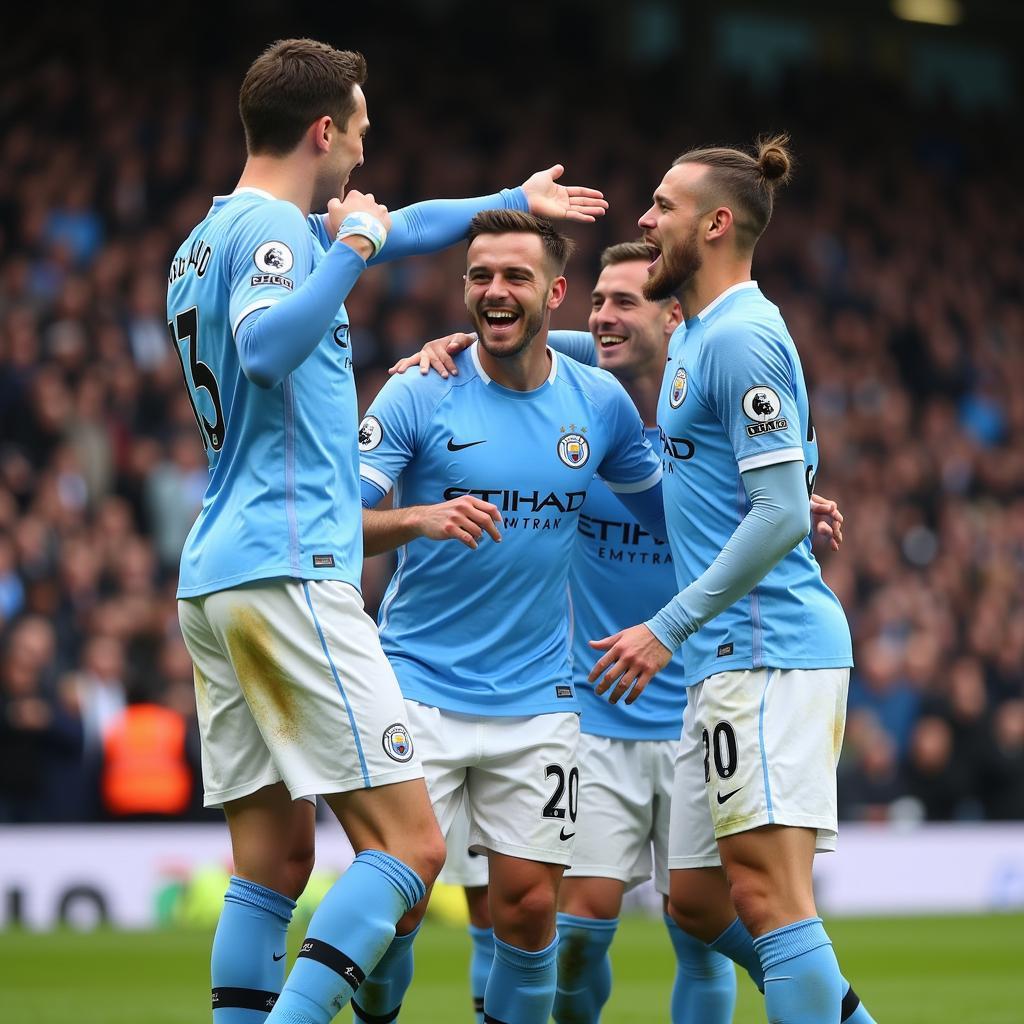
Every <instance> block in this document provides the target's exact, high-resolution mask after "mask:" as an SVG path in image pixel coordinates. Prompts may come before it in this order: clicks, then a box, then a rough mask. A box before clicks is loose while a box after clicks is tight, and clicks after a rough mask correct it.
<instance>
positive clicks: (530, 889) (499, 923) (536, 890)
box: [491, 883, 556, 949]
mask: <svg viewBox="0 0 1024 1024" xmlns="http://www.w3.org/2000/svg"><path fill="white" fill-rule="evenodd" d="M491 899H492V907H493V911H494V928H495V933H496V934H497V935H498V936H499V937H500V938H502V939H503V940H504V941H506V942H509V943H510V944H511V945H515V946H520V947H521V948H523V949H543V948H544V946H545V945H547V943H548V942H549V941H550V939H551V935H552V933H553V931H554V921H555V902H556V897H555V892H554V890H553V889H552V888H551V887H550V886H548V885H547V884H546V883H538V884H535V885H530V886H525V887H523V888H521V889H519V890H517V891H515V892H511V893H505V894H503V896H502V897H500V898H499V899H497V900H495V899H494V896H493V894H492V897H491Z"/></svg>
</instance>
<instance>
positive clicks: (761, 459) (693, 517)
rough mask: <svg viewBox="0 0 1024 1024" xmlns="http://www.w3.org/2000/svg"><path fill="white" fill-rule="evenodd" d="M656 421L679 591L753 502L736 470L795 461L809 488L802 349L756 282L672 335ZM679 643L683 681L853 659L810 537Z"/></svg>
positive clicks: (813, 455) (809, 427) (809, 430)
mask: <svg viewBox="0 0 1024 1024" xmlns="http://www.w3.org/2000/svg"><path fill="white" fill-rule="evenodd" d="M658 425H659V428H660V431H661V447H662V466H663V468H664V481H663V487H664V495H665V516H666V521H667V524H668V533H669V543H670V545H671V548H672V557H673V559H674V561H675V570H676V579H677V583H678V586H679V589H680V590H682V589H683V588H684V587H686V586H687V585H688V584H690V583H691V582H692V581H693V580H695V579H696V578H697V577H699V576H700V575H701V574H702V573H703V572H704V570H705V569H707V567H708V566H709V565H710V564H711V563H712V562H713V561H714V559H715V558H716V557H717V556H718V554H719V552H720V551H721V550H722V548H723V547H724V546H725V545H726V543H727V541H728V540H729V538H730V537H731V536H732V534H733V532H734V531H735V529H736V527H737V526H738V525H739V523H740V521H741V520H742V519H743V517H744V516H745V515H746V514H747V512H748V511H749V509H750V503H749V500H748V499H747V496H746V491H745V490H744V487H743V481H742V480H741V478H740V477H741V474H742V473H743V472H745V471H746V470H749V469H755V468H758V467H763V466H769V465H773V464H775V463H780V462H788V461H800V462H802V463H803V464H804V467H805V473H806V477H807V484H808V492H810V490H811V488H812V487H813V482H814V476H815V474H816V472H817V469H818V444H817V439H816V436H815V432H814V426H813V423H812V420H811V414H810V409H809V406H808V399H807V387H806V385H805V383H804V377H803V370H802V369H801V366H800V357H799V355H798V354H797V350H796V346H795V345H794V344H793V340H792V338H791V337H790V336H789V332H788V330H787V329H786V325H785V323H784V322H783V319H782V316H781V314H780V313H779V310H778V308H777V307H776V306H774V305H773V304H772V303H770V302H769V301H768V300H767V299H766V298H765V297H764V296H763V295H762V294H761V292H760V291H759V290H758V288H757V285H756V283H755V282H753V281H750V282H745V283H743V284H740V285H736V286H734V287H733V288H731V289H729V290H728V291H726V292H724V293H723V294H722V295H721V296H719V298H718V299H716V300H715V301H714V302H713V303H712V304H711V305H710V306H708V307H707V308H706V309H705V310H703V311H702V312H701V313H700V314H698V315H697V316H695V317H693V318H691V319H690V320H688V321H687V322H686V323H685V324H683V325H680V327H679V328H678V329H677V330H676V332H675V333H674V334H673V336H672V338H671V340H670V342H669V354H668V362H667V364H666V367H665V377H664V381H663V384H662V389H661V396H660V399H659V404H658ZM684 648H685V661H686V683H687V685H691V684H693V683H696V682H699V681H700V680H702V679H705V678H707V677H708V676H710V675H713V674H714V673H716V672H722V671H727V670H732V669H743V668H760V667H771V668H830V667H842V666H849V665H851V664H852V653H851V643H850V631H849V627H848V625H847V622H846V617H845V615H844V614H843V610H842V607H841V606H840V604H839V601H838V600H837V599H836V597H835V595H834V594H833V593H832V592H831V591H830V590H829V589H828V587H827V586H826V585H825V583H824V582H823V580H822V578H821V571H820V569H819V566H818V563H817V561H816V559H815V558H814V555H813V554H812V552H811V538H810V536H808V537H806V538H805V539H804V540H803V541H802V542H801V543H800V544H798V545H797V546H796V547H795V548H794V549H793V550H792V551H790V552H789V553H788V554H787V555H786V556H785V557H784V558H783V559H782V560H781V561H780V562H779V563H778V565H776V566H775V568H774V569H772V570H771V571H770V572H769V573H768V574H767V575H766V576H765V577H764V579H762V580H761V582H760V583H759V584H758V585H757V586H756V587H755V588H754V589H753V590H752V591H751V592H750V593H749V594H748V595H747V596H746V597H744V598H742V599H741V600H739V601H737V602H736V603H735V604H734V605H732V606H731V607H730V608H728V609H727V610H726V611H724V612H722V613H721V614H720V615H718V616H716V617H715V618H714V619H712V620H711V621H710V622H708V623H707V624H706V625H705V626H704V627H703V628H702V629H700V630H699V631H698V632H697V633H695V634H694V635H693V636H691V637H690V638H689V639H688V640H687V641H686V644H685V645H684Z"/></svg>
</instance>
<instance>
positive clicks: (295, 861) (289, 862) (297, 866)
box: [281, 844, 315, 900]
mask: <svg viewBox="0 0 1024 1024" xmlns="http://www.w3.org/2000/svg"><path fill="white" fill-rule="evenodd" d="M314 859H315V853H314V849H313V847H312V845H308V846H307V845H305V844H303V845H302V846H299V847H295V848H294V849H292V850H290V851H289V852H288V857H287V859H286V860H285V862H284V865H283V866H282V870H281V886H282V888H281V891H282V892H283V893H284V894H285V895H286V896H288V897H289V898H290V899H293V900H297V899H298V898H299V897H300V896H301V895H302V894H303V892H304V891H305V889H306V885H307V883H308V882H309V876H310V875H311V874H312V873H313V862H314Z"/></svg>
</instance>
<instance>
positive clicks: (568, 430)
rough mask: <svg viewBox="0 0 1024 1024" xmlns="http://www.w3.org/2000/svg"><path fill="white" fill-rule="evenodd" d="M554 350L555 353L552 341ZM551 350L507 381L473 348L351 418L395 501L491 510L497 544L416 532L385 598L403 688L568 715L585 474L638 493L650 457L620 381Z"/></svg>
mask: <svg viewBox="0 0 1024 1024" xmlns="http://www.w3.org/2000/svg"><path fill="white" fill-rule="evenodd" d="M549 351H550V350H549ZM550 355H551V372H550V374H549V376H548V379H547V381H546V382H545V383H544V384H543V385H541V387H539V388H537V389H535V390H533V391H529V392H520V391H514V390H510V389H508V388H505V387H502V386H501V385H500V384H498V383H497V382H496V381H494V380H492V379H491V378H490V377H489V376H488V374H487V373H486V372H485V370H484V368H483V367H482V365H481V363H480V359H479V355H478V351H477V346H476V345H473V346H471V347H470V348H469V349H468V350H467V351H465V352H463V353H460V354H459V355H458V356H457V357H456V364H457V365H458V367H459V374H458V376H453V377H450V378H449V379H448V380H444V379H442V378H441V377H440V376H438V375H436V374H430V375H429V376H426V377H422V376H421V375H419V374H404V375H396V376H394V377H392V378H391V380H389V381H388V383H387V384H386V385H385V387H384V388H383V390H382V391H381V393H380V394H379V395H378V396H377V398H376V399H375V400H374V402H373V404H372V405H371V406H370V409H369V410H368V412H367V415H366V417H365V418H364V420H363V422H362V424H361V426H360V449H361V453H362V454H361V473H362V476H363V480H364V485H370V486H371V487H372V489H373V490H374V493H375V494H376V495H377V496H378V497H379V496H382V495H383V494H385V493H387V491H388V490H389V489H391V488H392V486H394V492H395V504H396V506H409V505H425V504H436V503H439V502H444V501H448V500H450V499H452V498H455V497H458V496H459V495H463V494H470V495H473V496H475V497H478V498H481V499H483V500H485V501H489V502H492V503H493V504H494V505H496V506H497V507H498V509H499V510H500V512H501V516H502V524H501V532H502V538H503V539H502V541H501V543H496V542H494V541H493V540H491V539H490V538H489V537H487V536H486V535H485V536H484V537H483V539H482V540H481V541H480V543H479V547H478V548H477V550H475V551H474V550H470V549H469V548H467V547H465V546H464V545H462V544H460V543H458V542H457V541H433V540H427V539H423V538H420V539H416V540H414V541H411V542H410V543H408V544H406V545H405V546H404V547H402V548H401V550H400V554H399V560H398V568H397V570H396V572H395V575H394V577H393V579H392V580H391V583H390V585H389V586H388V589H387V593H386V594H385V597H384V600H383V602H382V604H381V611H380V632H381V642H382V645H383V647H384V651H385V653H386V654H387V655H388V657H389V659H390V661H391V663H392V665H393V666H394V668H395V672H396V674H397V676H398V679H399V682H400V683H401V685H402V690H403V692H404V694H405V695H406V697H408V698H411V699H413V700H417V701H421V702H423V703H426V704H430V705H433V706H435V707H441V708H446V709H448V710H451V711H457V712H463V713H466V714H474V715H487V716H492V715H509V716H513V715H515V716H526V715H536V714H544V713H547V712H554V711H578V704H577V701H576V698H575V693H574V688H573V684H572V670H571V654H570V645H569V637H568V618H569V616H568V612H567V590H568V576H569V563H570V560H571V557H572V551H573V547H574V544H575V542H576V532H577V527H578V525H579V517H580V512H581V510H582V508H583V505H584V502H585V500H586V497H587V489H588V487H589V486H590V483H591V481H592V480H593V478H594V476H595V474H596V473H600V474H601V476H602V477H603V478H604V479H605V480H606V481H607V483H608V485H609V486H610V487H612V488H613V489H619V490H620V491H622V490H632V491H644V490H647V489H649V488H651V487H653V486H656V484H657V482H658V480H659V479H660V476H661V467H660V465H659V462H658V458H657V456H656V454H655V453H654V451H653V449H652V448H651V445H650V442H649V441H648V439H647V437H646V436H645V434H644V430H643V425H642V423H641V422H640V417H639V415H638V414H637V412H636V409H635V408H634V406H633V404H632V402H631V401H630V400H629V397H628V396H627V395H626V393H625V391H624V390H623V389H622V387H621V385H620V384H619V383H618V382H617V381H616V380H615V379H614V378H613V377H612V376H611V375H610V374H608V373H605V372H604V371H602V370H598V369H594V368H591V367H587V366H581V365H580V364H578V363H575V362H573V361H572V360H570V359H561V358H559V357H558V355H557V354H556V353H554V352H551V353H550Z"/></svg>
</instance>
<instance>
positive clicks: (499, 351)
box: [470, 306, 544, 359]
mask: <svg viewBox="0 0 1024 1024" xmlns="http://www.w3.org/2000/svg"><path fill="white" fill-rule="evenodd" d="M505 308H507V307H505ZM516 311H517V312H518V313H519V320H518V322H517V324H516V326H517V327H518V328H519V336H518V338H516V337H512V338H509V339H507V340H506V339H502V340H500V341H499V340H498V339H496V338H495V339H492V338H490V337H489V336H488V332H489V331H490V325H489V324H488V323H487V318H486V317H485V316H484V314H485V313H486V310H485V309H482V308H480V307H479V306H478V307H477V308H476V309H474V310H473V311H472V313H471V316H470V318H471V319H472V321H473V326H474V327H475V328H476V336H477V338H479V340H480V344H481V345H482V346H483V348H484V351H485V352H486V353H487V354H488V355H489V356H493V357H494V358H495V359H512V358H513V357H515V356H517V355H519V354H520V353H521V352H523V351H525V350H526V349H527V348H528V347H529V345H530V342H532V341H533V339H534V338H536V337H537V335H538V334H539V333H540V330H541V328H542V327H543V326H544V313H543V311H542V310H539V309H534V310H527V309H523V308H522V307H521V306H519V307H517V310H516Z"/></svg>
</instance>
